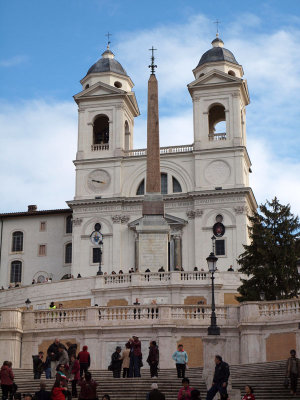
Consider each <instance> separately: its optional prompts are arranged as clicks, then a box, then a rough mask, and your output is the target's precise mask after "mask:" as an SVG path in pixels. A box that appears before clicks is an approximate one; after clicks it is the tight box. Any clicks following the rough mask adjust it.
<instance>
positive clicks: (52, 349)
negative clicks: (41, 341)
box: [47, 338, 60, 378]
mask: <svg viewBox="0 0 300 400" xmlns="http://www.w3.org/2000/svg"><path fill="white" fill-rule="evenodd" d="M59 344H60V343H59V339H57V338H56V339H55V340H54V342H53V343H52V344H51V345H50V346H49V347H48V350H47V355H48V356H49V357H50V363H51V376H52V378H54V377H55V374H56V367H57V364H58V360H59V352H58V346H59Z"/></svg>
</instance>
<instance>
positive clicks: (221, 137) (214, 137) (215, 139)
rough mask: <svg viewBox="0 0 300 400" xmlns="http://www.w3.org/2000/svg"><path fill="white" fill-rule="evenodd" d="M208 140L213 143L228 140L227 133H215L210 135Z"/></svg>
mask: <svg viewBox="0 0 300 400" xmlns="http://www.w3.org/2000/svg"><path fill="white" fill-rule="evenodd" d="M208 140H209V141H212V142H218V141H220V140H226V132H223V133H213V134H209V135H208Z"/></svg>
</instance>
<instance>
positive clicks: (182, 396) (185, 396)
mask: <svg viewBox="0 0 300 400" xmlns="http://www.w3.org/2000/svg"><path fill="white" fill-rule="evenodd" d="M193 390H194V389H193V388H192V387H190V380H189V379H188V378H183V379H182V388H181V389H180V390H179V392H178V400H191V398H192V391H193Z"/></svg>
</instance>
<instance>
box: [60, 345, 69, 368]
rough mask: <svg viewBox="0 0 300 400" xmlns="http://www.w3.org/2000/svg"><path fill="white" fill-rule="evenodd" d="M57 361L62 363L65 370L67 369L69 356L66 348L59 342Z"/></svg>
mask: <svg viewBox="0 0 300 400" xmlns="http://www.w3.org/2000/svg"><path fill="white" fill-rule="evenodd" d="M58 356H59V359H58V363H59V364H62V365H63V366H64V368H65V370H66V371H68V369H69V356H68V353H67V350H66V348H65V346H64V345H63V344H59V346H58Z"/></svg>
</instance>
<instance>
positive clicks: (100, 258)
mask: <svg viewBox="0 0 300 400" xmlns="http://www.w3.org/2000/svg"><path fill="white" fill-rule="evenodd" d="M102 250H103V240H100V242H99V269H98V271H97V275H103V272H102V270H101V262H102Z"/></svg>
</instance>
